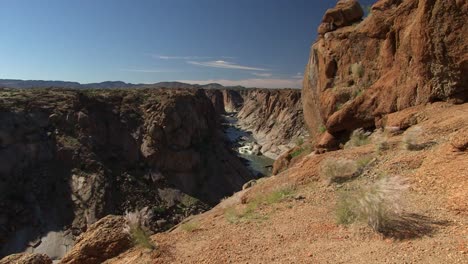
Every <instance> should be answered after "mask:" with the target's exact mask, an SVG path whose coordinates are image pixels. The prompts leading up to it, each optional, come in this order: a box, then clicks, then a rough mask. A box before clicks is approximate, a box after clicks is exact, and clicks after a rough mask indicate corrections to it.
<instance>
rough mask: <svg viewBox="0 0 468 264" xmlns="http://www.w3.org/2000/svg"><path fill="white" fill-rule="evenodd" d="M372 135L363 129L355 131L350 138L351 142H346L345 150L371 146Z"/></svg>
mask: <svg viewBox="0 0 468 264" xmlns="http://www.w3.org/2000/svg"><path fill="white" fill-rule="evenodd" d="M370 134H371V133H370V132H366V131H364V129H362V128H358V129H356V130H354V131H353V133H352V134H351V136H350V138H349V141H348V142H346V144H345V148H349V147H359V146H364V145H367V144H369V142H370V139H369V136H370Z"/></svg>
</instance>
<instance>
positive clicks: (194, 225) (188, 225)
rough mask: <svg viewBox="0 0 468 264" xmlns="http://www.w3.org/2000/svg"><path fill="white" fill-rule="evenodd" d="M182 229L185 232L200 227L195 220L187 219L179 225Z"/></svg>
mask: <svg viewBox="0 0 468 264" xmlns="http://www.w3.org/2000/svg"><path fill="white" fill-rule="evenodd" d="M181 228H182V230H184V231H186V232H194V231H195V230H198V229H200V223H198V222H196V221H189V222H186V223H183V224H182V225H181Z"/></svg>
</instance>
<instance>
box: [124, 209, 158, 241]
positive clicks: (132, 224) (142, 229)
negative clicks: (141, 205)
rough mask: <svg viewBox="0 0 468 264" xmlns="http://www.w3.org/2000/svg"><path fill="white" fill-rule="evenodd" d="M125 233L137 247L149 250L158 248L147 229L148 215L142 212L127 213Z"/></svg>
mask: <svg viewBox="0 0 468 264" xmlns="http://www.w3.org/2000/svg"><path fill="white" fill-rule="evenodd" d="M124 217H125V221H126V223H125V227H124V230H123V231H124V232H125V233H127V234H129V235H130V238H131V239H132V241H133V243H134V244H135V245H140V246H142V247H145V248H148V249H155V248H156V246H155V245H154V244H153V242H151V238H150V235H149V229H148V227H147V223H148V218H149V217H148V215H147V214H145V213H144V212H143V210H141V211H138V210H137V211H135V212H126V213H125V216H124Z"/></svg>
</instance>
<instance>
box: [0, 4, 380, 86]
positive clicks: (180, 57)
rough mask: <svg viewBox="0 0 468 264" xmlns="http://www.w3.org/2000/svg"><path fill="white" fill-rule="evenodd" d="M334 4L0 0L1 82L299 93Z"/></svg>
mask: <svg viewBox="0 0 468 264" xmlns="http://www.w3.org/2000/svg"><path fill="white" fill-rule="evenodd" d="M369 2H373V1H361V3H362V4H368V3H369ZM335 3H336V1H335V0H320V1H316V0H139V1H137V0H48V1H43V0H29V1H26V0H0V32H1V34H2V37H1V38H0V78H4V79H6V78H9V79H41V80H67V81H78V82H82V83H88V82H101V81H107V80H112V81H116V80H121V81H125V82H132V83H155V82H159V81H175V80H177V81H186V82H191V83H208V82H219V83H222V84H225V85H236V84H240V85H244V86H257V87H300V80H301V77H302V76H301V75H302V72H303V69H304V67H305V65H306V63H307V59H308V55H309V48H310V45H311V44H312V42H313V41H314V40H315V38H316V28H317V26H318V25H319V23H320V20H321V18H322V16H323V14H324V12H325V10H326V9H327V8H330V7H332V6H334V5H335Z"/></svg>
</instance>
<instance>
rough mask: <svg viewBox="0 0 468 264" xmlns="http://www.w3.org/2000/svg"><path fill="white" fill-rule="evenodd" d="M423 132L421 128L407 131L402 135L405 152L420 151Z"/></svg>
mask: <svg viewBox="0 0 468 264" xmlns="http://www.w3.org/2000/svg"><path fill="white" fill-rule="evenodd" d="M422 134H423V130H422V128H421V127H419V126H417V127H413V128H411V129H408V130H407V131H406V132H405V134H404V135H403V146H404V147H405V149H407V150H420V149H421V148H422V147H423V145H422Z"/></svg>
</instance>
